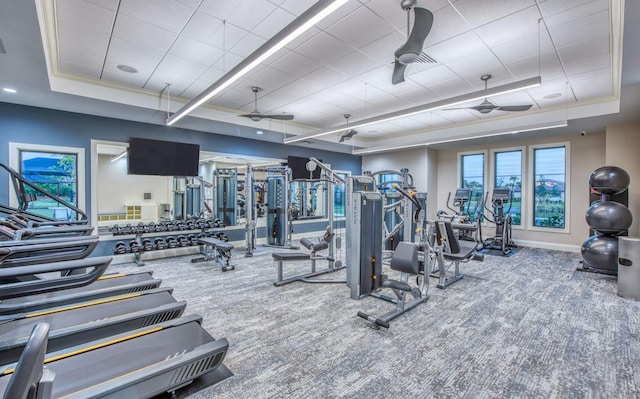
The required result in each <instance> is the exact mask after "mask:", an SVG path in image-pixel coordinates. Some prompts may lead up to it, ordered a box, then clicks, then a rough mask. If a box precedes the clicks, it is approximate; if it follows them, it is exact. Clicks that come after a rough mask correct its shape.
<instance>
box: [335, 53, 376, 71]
mask: <svg viewBox="0 0 640 399" xmlns="http://www.w3.org/2000/svg"><path fill="white" fill-rule="evenodd" d="M379 65H380V63H379V62H377V61H374V60H372V59H371V58H369V56H367V55H365V54H362V53H361V52H359V51H354V52H352V53H350V54H347V55H345V56H344V57H342V58H340V59H339V60H336V61H334V62H332V63H331V64H329V66H331V67H332V68H334V69H336V70H338V71H341V72H343V73H345V74H347V75H349V76H358V75H361V74H363V73H365V72H367V71H370V70H372V69H375V68H377V67H378V66H379Z"/></svg>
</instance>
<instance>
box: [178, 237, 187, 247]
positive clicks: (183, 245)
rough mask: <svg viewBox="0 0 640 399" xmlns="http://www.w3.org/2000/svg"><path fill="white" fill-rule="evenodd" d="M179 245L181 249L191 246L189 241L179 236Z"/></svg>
mask: <svg viewBox="0 0 640 399" xmlns="http://www.w3.org/2000/svg"><path fill="white" fill-rule="evenodd" d="M178 245H179V246H181V247H186V246H188V245H189V239H188V238H187V237H185V236H178Z"/></svg>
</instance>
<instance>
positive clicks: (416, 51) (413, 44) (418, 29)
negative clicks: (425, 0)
mask: <svg viewBox="0 0 640 399" xmlns="http://www.w3.org/2000/svg"><path fill="white" fill-rule="evenodd" d="M413 11H414V13H415V21H414V22H413V28H412V29H411V34H410V35H409V37H408V38H407V42H406V43H405V44H404V45H403V46H402V47H400V48H399V49H397V50H396V52H395V57H396V60H397V61H399V62H401V63H402V64H410V63H412V62H415V61H416V60H417V59H418V57H419V56H420V53H421V52H422V47H423V46H424V41H425V40H427V35H428V34H429V32H430V31H431V27H432V26H433V13H432V12H431V11H429V10H427V9H426V8H421V7H414V8H413Z"/></svg>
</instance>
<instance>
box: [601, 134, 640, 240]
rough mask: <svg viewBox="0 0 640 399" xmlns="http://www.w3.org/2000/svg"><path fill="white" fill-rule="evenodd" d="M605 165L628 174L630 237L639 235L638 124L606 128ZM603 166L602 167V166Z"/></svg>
mask: <svg viewBox="0 0 640 399" xmlns="http://www.w3.org/2000/svg"><path fill="white" fill-rule="evenodd" d="M606 165H610V166H618V167H620V168H622V169H624V170H626V171H627V173H629V175H630V176H631V184H629V210H631V214H632V215H633V224H632V225H631V228H629V235H630V236H638V235H640V123H633V124H625V125H612V126H607V140H606ZM602 166H604V165H602Z"/></svg>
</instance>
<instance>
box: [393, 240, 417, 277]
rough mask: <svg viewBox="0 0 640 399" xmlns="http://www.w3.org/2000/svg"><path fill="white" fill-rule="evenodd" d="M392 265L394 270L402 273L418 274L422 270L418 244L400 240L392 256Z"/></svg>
mask: <svg viewBox="0 0 640 399" xmlns="http://www.w3.org/2000/svg"><path fill="white" fill-rule="evenodd" d="M390 266H391V268H392V269H393V270H397V271H399V272H402V273H409V274H418V273H419V272H420V263H419V262H418V246H417V245H416V244H414V243H412V242H406V241H401V242H399V243H398V246H397V247H396V250H395V251H394V252H393V256H392V257H391V263H390Z"/></svg>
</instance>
